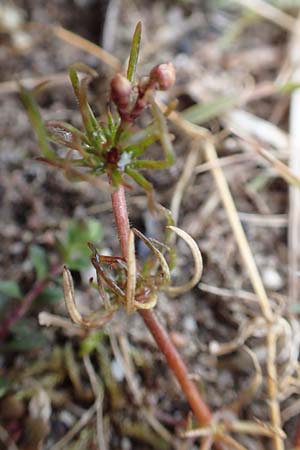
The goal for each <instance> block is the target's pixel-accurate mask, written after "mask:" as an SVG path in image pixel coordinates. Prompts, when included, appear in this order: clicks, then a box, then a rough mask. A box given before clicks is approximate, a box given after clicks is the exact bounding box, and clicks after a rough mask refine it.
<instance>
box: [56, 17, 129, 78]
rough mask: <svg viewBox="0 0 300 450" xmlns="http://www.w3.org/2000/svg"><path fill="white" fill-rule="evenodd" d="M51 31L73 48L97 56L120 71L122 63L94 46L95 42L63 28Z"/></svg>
mask: <svg viewBox="0 0 300 450" xmlns="http://www.w3.org/2000/svg"><path fill="white" fill-rule="evenodd" d="M51 30H52V32H53V34H54V35H55V36H57V37H58V38H59V39H61V40H63V41H65V42H67V43H68V44H70V45H72V46H73V47H77V48H79V49H81V50H83V51H85V52H87V53H89V54H90V55H93V56H95V57H96V58H98V59H100V60H101V61H103V62H104V63H105V64H107V65H108V66H110V67H111V68H112V69H113V70H115V71H118V70H120V68H121V64H120V61H119V60H118V59H117V58H115V57H114V56H113V55H111V54H110V53H108V52H106V51H105V50H103V48H101V47H99V45H96V44H94V43H93V42H91V41H89V40H88V39H85V38H83V37H81V36H79V35H78V34H76V33H72V31H69V30H66V29H65V28H63V27H61V26H53V27H51Z"/></svg>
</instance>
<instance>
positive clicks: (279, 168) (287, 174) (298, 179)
mask: <svg viewBox="0 0 300 450" xmlns="http://www.w3.org/2000/svg"><path fill="white" fill-rule="evenodd" d="M232 131H233V132H234V133H235V134H237V135H238V136H240V137H241V138H242V139H243V140H244V141H245V142H247V144H249V145H250V146H251V147H252V148H253V150H254V151H255V152H256V153H258V154H259V155H260V156H262V157H263V158H264V159H265V160H266V161H268V162H269V163H270V164H271V165H272V167H273V169H274V170H275V171H276V172H277V173H278V175H280V176H281V177H282V178H283V179H284V180H285V181H286V182H287V183H288V184H291V185H293V186H296V187H297V188H299V187H300V176H299V175H298V174H293V172H292V171H291V170H290V169H289V168H288V166H286V165H285V164H284V163H283V162H281V161H280V160H279V159H278V158H276V157H275V156H274V155H273V154H272V153H271V152H269V151H268V150H267V149H265V148H264V147H263V146H261V145H259V144H258V143H257V142H255V141H254V140H253V139H251V138H250V137H248V136H246V135H245V134H244V133H241V132H240V131H237V130H236V129H233V130H232Z"/></svg>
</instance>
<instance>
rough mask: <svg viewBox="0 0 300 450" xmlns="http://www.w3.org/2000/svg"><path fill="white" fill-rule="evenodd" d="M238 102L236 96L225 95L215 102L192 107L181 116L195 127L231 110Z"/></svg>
mask: <svg viewBox="0 0 300 450" xmlns="http://www.w3.org/2000/svg"><path fill="white" fill-rule="evenodd" d="M238 101H239V96H238V95H236V94H232V95H227V96H224V97H220V98H218V99H216V100H212V101H211V102H208V103H204V104H196V105H193V106H191V107H190V108H187V109H185V110H184V111H183V112H182V113H181V116H182V117H183V119H185V120H188V121H189V122H192V123H195V124H196V125H201V124H203V123H205V122H207V121H208V120H211V119H214V118H215V117H218V116H219V115H220V114H222V113H224V112H225V111H227V110H229V109H231V108H232V107H233V106H235V105H236V104H237V103H238Z"/></svg>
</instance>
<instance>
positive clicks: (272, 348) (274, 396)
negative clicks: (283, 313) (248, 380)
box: [267, 325, 284, 450]
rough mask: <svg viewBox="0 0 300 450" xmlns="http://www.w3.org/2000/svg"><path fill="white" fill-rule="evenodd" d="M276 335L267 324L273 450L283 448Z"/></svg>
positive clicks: (272, 328) (282, 449)
mask: <svg viewBox="0 0 300 450" xmlns="http://www.w3.org/2000/svg"><path fill="white" fill-rule="evenodd" d="M276 339H277V337H276V335H275V330H274V327H273V326H272V325H269V329H268V333H267V347H268V356H267V377H268V379H267V389H268V394H269V407H270V413H271V421H272V426H273V428H274V433H273V444H274V449H275V450H284V443H283V438H282V433H281V431H282V430H281V416H280V407H279V402H278V382H277V368H276V354H277V351H276Z"/></svg>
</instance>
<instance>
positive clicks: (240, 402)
mask: <svg viewBox="0 0 300 450" xmlns="http://www.w3.org/2000/svg"><path fill="white" fill-rule="evenodd" d="M242 349H243V350H244V351H245V352H246V353H247V354H248V355H249V357H250V359H251V361H252V363H253V366H254V369H255V374H254V376H253V377H252V379H251V380H250V381H249V383H247V385H246V387H245V389H244V390H243V391H242V392H239V394H238V397H237V400H236V401H235V402H233V403H231V405H229V409H230V410H233V411H237V412H238V411H240V410H241V408H243V407H244V406H245V405H247V404H249V403H250V402H251V401H252V400H253V398H254V396H255V394H256V392H257V391H258V389H259V387H260V386H261V384H262V381H263V377H262V370H261V367H260V365H259V362H258V359H257V356H256V354H255V353H254V352H253V351H252V350H250V348H249V347H247V346H243V347H242Z"/></svg>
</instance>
